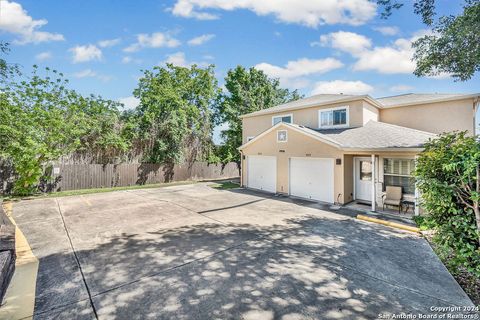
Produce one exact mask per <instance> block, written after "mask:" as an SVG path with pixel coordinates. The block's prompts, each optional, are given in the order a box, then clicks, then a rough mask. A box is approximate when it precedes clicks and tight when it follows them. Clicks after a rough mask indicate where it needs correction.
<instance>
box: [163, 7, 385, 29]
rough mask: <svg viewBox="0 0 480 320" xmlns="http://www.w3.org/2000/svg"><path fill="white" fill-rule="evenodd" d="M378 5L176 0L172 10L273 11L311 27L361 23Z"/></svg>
mask: <svg viewBox="0 0 480 320" xmlns="http://www.w3.org/2000/svg"><path fill="white" fill-rule="evenodd" d="M376 8H377V7H376V5H375V4H374V3H373V2H372V1H369V0H328V1H326V0H309V1H301V2H300V1H297V0H281V1H279V0H262V1H258V0H230V1H224V0H177V2H176V3H175V5H174V7H173V8H172V12H173V14H174V15H176V16H181V17H186V18H196V19H200V20H211V19H216V18H218V16H217V15H215V14H212V13H210V12H206V11H205V10H207V9H213V10H225V11H232V10H239V9H244V10H250V11H253V12H254V13H255V14H257V15H259V16H266V15H273V16H274V17H275V18H276V19H277V20H279V21H282V22H286V23H297V24H301V25H305V26H308V27H318V26H319V25H323V24H337V23H343V24H350V25H361V24H364V23H366V22H367V21H369V20H370V19H372V18H373V17H374V16H375V13H376Z"/></svg>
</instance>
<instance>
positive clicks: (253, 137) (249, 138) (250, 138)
mask: <svg viewBox="0 0 480 320" xmlns="http://www.w3.org/2000/svg"><path fill="white" fill-rule="evenodd" d="M253 139H255V136H248V137H247V142H250V141H251V140H253Z"/></svg>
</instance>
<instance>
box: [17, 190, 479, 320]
mask: <svg viewBox="0 0 480 320" xmlns="http://www.w3.org/2000/svg"><path fill="white" fill-rule="evenodd" d="M13 217H14V219H15V221H16V222H17V224H18V226H19V227H20V228H21V229H22V231H23V233H24V234H25V236H26V238H27V240H28V241H29V244H30V246H31V247H32V250H33V252H34V254H35V255H36V256H37V258H38V259H39V261H40V265H39V273H38V278H37V292H36V301H35V318H36V319H52V318H56V319H95V318H99V319H159V318H166V319H211V318H219V319H227V318H242V319H339V318H340V319H341V318H345V319H352V318H355V319H376V318H378V317H379V315H381V314H399V313H401V312H404V313H407V314H408V313H414V314H417V315H418V314H419V313H421V314H431V313H435V312H432V311H431V308H432V307H447V306H469V305H470V306H471V305H472V303H471V301H470V300H469V298H468V297H467V296H466V295H465V293H464V292H463V291H462V289H461V288H460V287H459V286H458V284H457V283H456V282H455V280H454V279H453V277H452V276H451V275H450V274H449V273H448V272H447V270H446V269H445V267H444V266H443V265H442V263H441V262H440V261H439V259H438V258H437V257H436V256H435V254H434V253H433V252H432V250H431V248H430V247H429V245H428V244H427V243H426V241H425V240H424V239H422V238H419V237H418V236H416V235H414V234H410V233H406V232H405V233H404V232H400V231H397V230H394V229H390V228H388V227H383V226H380V225H374V224H369V223H366V222H361V221H358V220H355V219H352V218H351V217H348V216H345V215H339V214H335V213H332V212H328V211H325V210H321V209H319V208H318V206H316V205H315V204H308V203H305V202H297V201H294V200H291V199H288V198H287V199H278V198H275V197H272V196H271V195H264V194H261V193H255V192H251V191H247V190H242V189H233V190H224V191H220V190H215V189H212V188H210V187H208V186H207V185H206V184H203V183H202V184H194V185H185V186H176V187H168V188H160V189H143V190H133V191H119V192H111V193H101V194H91V195H83V196H72V197H62V198H49V199H40V200H30V201H22V202H19V203H15V204H14V206H13Z"/></svg>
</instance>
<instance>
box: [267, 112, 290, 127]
mask: <svg viewBox="0 0 480 320" xmlns="http://www.w3.org/2000/svg"><path fill="white" fill-rule="evenodd" d="M283 117H290V119H291V120H290V123H293V114H292V113H287V114H280V115H276V116H272V126H274V124H273V123H274V122H273V121H274V120H275V118H283Z"/></svg>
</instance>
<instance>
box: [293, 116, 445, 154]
mask: <svg viewBox="0 0 480 320" xmlns="http://www.w3.org/2000/svg"><path fill="white" fill-rule="evenodd" d="M288 125H289V126H295V127H297V128H298V129H301V130H303V131H305V132H308V133H309V134H313V135H316V136H318V137H319V138H321V139H323V140H327V141H329V142H331V143H333V144H335V145H337V146H338V147H339V148H341V149H346V150H347V149H362V150H376V149H407V148H422V147H423V145H424V144H425V143H426V142H427V141H428V140H429V139H431V138H434V137H435V136H436V135H435V134H433V133H429V132H425V131H420V130H415V129H410V128H406V127H401V126H396V125H392V124H388V123H384V122H377V121H369V122H367V123H366V124H365V125H364V126H363V127H356V128H345V129H323V130H316V129H311V128H307V127H304V126H298V125H295V124H288Z"/></svg>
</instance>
